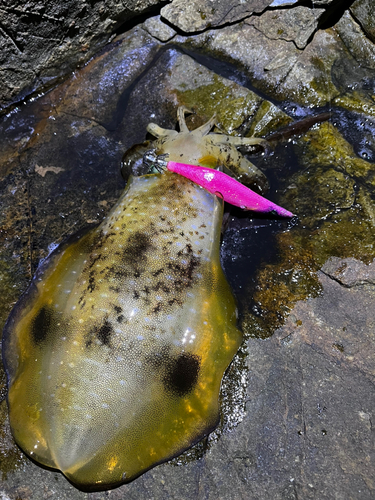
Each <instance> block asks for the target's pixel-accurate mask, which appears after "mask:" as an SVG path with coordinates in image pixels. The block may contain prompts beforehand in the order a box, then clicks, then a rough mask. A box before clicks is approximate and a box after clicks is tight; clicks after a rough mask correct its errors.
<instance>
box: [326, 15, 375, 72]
mask: <svg viewBox="0 0 375 500" xmlns="http://www.w3.org/2000/svg"><path fill="white" fill-rule="evenodd" d="M336 29H337V32H338V33H339V35H340V37H341V39H342V40H343V42H344V44H345V46H346V47H347V49H348V50H349V52H350V53H351V54H352V56H353V58H354V59H355V60H356V62H357V63H359V64H360V65H362V66H365V67H367V68H371V69H375V45H374V44H373V42H372V41H371V40H369V38H367V36H366V34H365V33H364V32H363V28H362V27H361V25H360V24H359V23H358V22H356V21H355V20H354V19H353V17H352V16H351V15H350V12H349V11H346V12H345V13H344V15H343V16H342V18H341V19H340V21H339V22H338V23H337V25H336Z"/></svg>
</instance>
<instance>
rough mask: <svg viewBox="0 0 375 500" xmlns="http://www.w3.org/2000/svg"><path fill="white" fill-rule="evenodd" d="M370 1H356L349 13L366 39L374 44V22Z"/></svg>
mask: <svg viewBox="0 0 375 500" xmlns="http://www.w3.org/2000/svg"><path fill="white" fill-rule="evenodd" d="M373 7H374V6H373V4H372V2H371V0H356V1H355V2H354V3H353V4H352V5H351V6H350V12H351V13H352V15H353V16H354V19H355V20H356V21H357V23H358V24H359V25H360V26H361V28H362V30H363V31H364V32H365V34H366V35H367V36H368V38H369V39H370V40H371V41H372V42H373V43H375V20H374V11H373Z"/></svg>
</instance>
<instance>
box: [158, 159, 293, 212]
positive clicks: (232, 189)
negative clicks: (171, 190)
mask: <svg viewBox="0 0 375 500" xmlns="http://www.w3.org/2000/svg"><path fill="white" fill-rule="evenodd" d="M166 168H167V169H168V170H170V171H171V172H175V173H176V174H180V175H182V176H184V177H186V178H187V179H190V180H191V181H193V182H195V183H196V184H199V185H200V186H202V187H203V188H204V189H207V191H209V192H210V193H213V194H216V195H217V196H220V197H221V198H223V199H224V201H227V202H228V203H230V204H231V205H234V206H236V207H240V208H242V209H243V210H253V211H254V212H275V213H276V214H277V215H281V216H282V217H293V216H294V215H293V214H292V213H291V212H289V211H288V210H285V208H282V207H279V206H278V205H276V204H275V203H272V201H269V200H267V199H266V198H263V196H260V195H259V194H257V193H255V192H254V191H252V190H251V189H249V188H247V187H246V186H244V185H243V184H241V183H240V182H238V181H236V179H233V177H230V176H229V175H226V174H224V172H220V171H218V170H213V169H211V168H205V167H200V166H198V165H188V164H186V163H177V162H174V161H169V162H168V163H167V164H166Z"/></svg>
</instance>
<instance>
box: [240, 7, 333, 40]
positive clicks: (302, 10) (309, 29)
mask: <svg viewBox="0 0 375 500" xmlns="http://www.w3.org/2000/svg"><path fill="white" fill-rule="evenodd" d="M324 12H325V10H324V9H319V8H316V9H310V8H309V7H295V8H292V9H285V10H284V9H283V10H269V11H266V12H264V13H263V15H262V16H260V17H254V18H252V19H251V20H250V21H249V22H250V23H251V24H252V25H253V26H255V27H256V28H257V29H258V30H259V31H261V32H262V33H264V35H265V36H267V37H268V38H271V39H273V40H286V41H294V42H295V44H296V45H297V47H298V48H299V49H303V48H305V47H306V45H307V43H308V41H309V40H310V39H311V38H312V36H313V34H314V33H315V31H316V29H317V26H318V23H319V18H320V16H321V15H322V14H323V13H324Z"/></svg>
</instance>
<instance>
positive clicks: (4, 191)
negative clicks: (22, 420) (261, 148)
mask: <svg viewBox="0 0 375 500" xmlns="http://www.w3.org/2000/svg"><path fill="white" fill-rule="evenodd" d="M248 3H249V2H248ZM266 3H267V5H268V4H270V2H266ZM370 3H371V2H370V0H363V1H362V0H357V1H356V2H354V3H353V4H352V6H351V8H350V10H348V11H346V12H345V13H344V15H342V16H339V17H340V19H336V21H335V23H334V26H333V27H332V28H326V29H320V26H321V25H322V23H323V26H324V23H325V22H327V15H328V14H327V13H329V12H330V9H333V8H334V7H336V8H337V7H338V5H339V2H329V1H322V2H314V4H315V11H314V12H312V11H311V10H309V9H307V7H302V6H297V5H295V2H291V1H289V2H276V1H274V2H273V6H272V9H266V10H265V11H264V13H263V14H262V15H260V16H259V15H257V16H250V15H248V14H240V15H239V17H238V19H240V20H239V21H238V22H237V20H234V21H231V23H232V24H230V25H228V24H226V25H225V26H222V25H221V26H220V23H219V21H218V18H215V15H216V12H213V13H212V12H210V11H209V10H207V9H206V11H204V12H205V13H206V15H207V17H206V19H204V20H203V19H202V18H201V16H198V17H199V19H200V20H201V21H204V23H205V26H207V28H194V29H193V31H194V30H195V29H198V30H201V29H204V30H205V31H203V32H199V33H197V34H192V32H191V30H192V28H191V26H190V27H189V28H188V29H186V31H187V34H184V33H182V31H181V30H183V28H182V27H181V26H182V25H181V26H177V21H176V25H174V27H173V26H171V24H170V23H171V22H170V23H169V24H168V23H165V22H164V21H163V13H161V14H159V13H158V15H156V16H151V17H149V18H148V19H147V20H145V22H144V23H143V24H141V25H140V26H137V27H135V28H132V29H131V30H130V31H126V32H125V33H124V34H122V35H120V36H118V37H117V38H115V39H114V40H113V41H112V43H110V44H109V45H107V47H106V48H105V50H102V51H101V52H99V53H98V54H97V55H96V56H95V57H94V58H93V59H92V60H90V62H89V63H88V64H87V65H86V66H85V67H84V68H82V69H79V70H77V71H75V73H74V74H72V75H71V76H70V77H69V78H68V79H66V80H65V81H64V82H63V83H61V84H60V85H58V86H56V87H55V88H54V89H52V90H51V91H50V92H48V93H46V94H45V95H44V96H42V97H40V98H39V99H37V100H30V101H29V102H28V103H27V104H25V105H22V107H19V108H18V110H14V111H13V112H11V113H8V114H7V115H6V116H3V117H2V119H1V121H0V145H1V147H0V172H1V181H0V182H1V189H0V208H1V210H0V217H1V232H0V237H1V240H0V241H1V246H0V261H1V264H0V286H1V291H2V297H3V301H2V304H1V306H0V320H1V324H2V325H3V324H4V322H5V320H6V317H7V315H8V314H9V311H10V309H11V307H12V305H13V304H14V303H15V301H16V300H17V299H18V297H19V295H20V294H21V293H22V291H23V290H25V288H26V286H27V284H28V282H29V280H30V279H31V277H32V275H33V273H34V271H35V269H36V266H37V265H38V262H39V260H40V259H41V258H43V257H45V256H46V255H47V253H48V252H49V250H50V249H51V248H53V247H54V246H55V245H56V244H58V243H59V242H61V241H62V240H63V239H64V238H65V236H68V235H69V234H71V233H73V232H75V231H76V230H79V229H80V228H82V227H85V226H86V225H87V224H91V223H97V222H99V221H100V220H101V219H102V218H103V217H104V216H105V214H106V213H107V212H108V210H109V209H110V207H111V206H112V205H113V203H114V202H115V200H116V199H117V197H118V196H119V194H120V192H121V190H122V189H123V187H124V181H123V180H122V179H121V177H120V175H119V170H120V163H121V156H122V154H123V152H124V151H125V150H126V149H127V148H129V147H130V146H132V145H133V144H135V143H139V142H142V141H143V140H144V139H145V138H146V132H145V129H146V125H147V123H149V122H150V121H153V122H156V123H158V124H159V125H161V126H163V127H166V128H173V127H174V126H175V124H176V109H177V106H178V105H185V106H187V107H189V108H192V109H193V111H195V113H194V114H192V115H190V116H189V118H188V124H189V127H190V128H194V127H196V126H199V125H200V124H202V123H203V122H204V121H206V120H207V119H208V118H209V117H210V116H212V114H213V113H214V112H216V113H217V115H218V127H219V129H220V130H223V131H226V132H228V133H231V134H233V135H247V136H250V135H253V134H255V135H259V136H270V137H271V138H272V133H273V132H274V131H275V130H276V129H279V128H280V127H281V128H283V132H282V133H281V134H279V135H278V137H279V139H277V140H276V139H275V140H274V141H273V142H271V145H272V147H270V150H269V151H268V152H267V154H266V155H264V156H259V155H255V157H254V158H253V159H251V158H250V159H251V161H253V162H254V163H256V164H257V166H258V167H260V168H261V169H262V170H264V171H265V172H266V174H267V175H268V177H269V179H270V183H271V190H270V193H269V197H270V198H271V199H272V200H273V201H275V202H276V203H279V204H281V205H282V206H285V207H286V208H288V209H290V210H291V211H293V212H294V213H296V214H297V215H298V220H295V221H292V222H288V221H279V220H270V219H268V218H252V217H249V214H242V213H241V212H240V211H237V212H234V213H233V214H232V215H231V216H230V217H229V220H228V229H227V231H226V233H225V235H224V237H223V246H222V262H223V266H224V268H225V271H226V273H227V275H228V278H229V280H230V282H231V284H232V287H233V289H234V291H235V294H236V296H237V298H238V304H239V309H240V314H241V317H240V321H241V326H242V329H243V331H244V335H245V336H244V343H243V345H242V347H241V349H240V351H239V353H238V355H237V356H236V357H235V359H234V360H233V363H232V365H231V367H230V369H229V370H228V373H227V375H226V377H225V378H224V381H223V389H222V400H221V407H222V422H221V423H220V425H219V427H218V429H217V430H216V431H215V432H214V433H212V434H211V435H210V436H209V437H208V438H207V439H206V440H205V441H204V442H202V443H199V444H198V445H197V446H195V447H194V448H193V449H192V450H189V451H188V452H186V453H185V454H183V455H182V456H180V457H178V458H176V459H175V460H173V461H171V462H170V463H167V464H163V465H161V466H158V467H156V468H154V469H152V470H151V471H149V472H147V473H146V474H144V475H142V476H141V477H140V478H138V479H137V480H135V481H134V482H132V483H130V484H128V485H123V486H121V487H120V488H118V489H115V490H112V491H107V492H99V493H84V492H81V491H79V490H77V489H75V488H74V486H72V485H71V484H70V483H68V482H67V481H66V480H65V478H64V477H63V476H62V475H61V474H59V473H58V472H51V471H48V470H44V469H42V468H41V467H39V466H38V465H36V464H33V463H31V462H30V461H29V460H28V459H27V458H26V457H25V456H24V455H23V454H22V453H21V452H20V451H19V450H18V448H17V447H16V446H15V444H14V442H13V440H12V437H11V434H10V430H9V425H8V422H7V417H6V414H7V412H6V404H5V401H3V402H2V403H1V405H0V471H1V473H2V482H1V485H0V498H4V499H11V500H16V499H19V498H22V499H23V500H28V499H36V498H37V499H39V498H51V497H53V498H56V499H59V500H60V499H61V500H63V499H70V500H78V499H79V500H81V499H82V500H83V499H87V500H99V499H104V498H112V499H122V498H127V499H128V498H129V499H141V498H142V499H143V498H155V499H190V498H198V499H211V498H215V499H228V498H235V499H237V498H244V499H248V498H256V499H259V500H267V499H269V498H275V499H276V500H278V499H280V500H289V499H298V498H304V499H308V500H309V499H314V500H316V499H319V500H321V499H327V500H330V499H332V498H337V499H345V500H347V499H353V500H370V499H372V498H374V495H375V484H374V479H373V478H374V473H375V466H374V432H373V423H372V422H373V419H374V415H373V412H374V402H375V391H374V375H375V358H374V355H373V352H374V344H375V338H374V337H375V334H374V332H375V317H374V314H375V313H374V311H375V308H374V303H375V288H374V283H375V272H374V251H373V249H374V246H375V235H374V234H375V233H374V230H373V228H374V224H375V222H374V221H375V210H374V204H373V198H374V188H375V178H374V174H373V163H374V161H375V142H374V136H375V133H374V129H375V125H374V120H375V106H374V99H373V96H374V95H375V72H374V60H375V58H374V53H373V38H372V35H371V33H372V31H371V30H372V27H371V19H369V17H368V12H369V10H368V6H369V4H370ZM208 4H209V3H202V4H201V5H202V9H203V8H206V6H207V5H208ZM281 4H282V6H283V7H282V8H278V6H280V5H281ZM100 5H101V4H97V7H98V8H99V6H100ZM106 5H107V4H106ZM149 5H150V4H149ZM173 5H174V6H176V5H178V2H173V3H172V4H170V5H167V6H164V7H163V9H166V11H167V10H168V9H167V7H170V8H172V6H173ZM233 5H240V3H239V2H233ZM267 5H266V7H267ZM288 5H291V8H290V9H289V8H288ZM220 6H221V4H220ZM220 8H222V7H220ZM246 8H248V7H246ZM234 12H235V11H234ZM336 12H337V11H336ZM43 14H44V13H43ZM180 14H181V16H182V17H184V14H185V13H184V12H180ZM341 14H342V13H341ZM51 15H52V13H51ZM233 15H234V14H233ZM275 16H276V17H275ZM328 17H329V16H328ZM185 18H186V19H185V20H184V22H188V19H187V16H185ZM83 19H84V18H83ZM111 19H112V18H111ZM199 19H198V20H199ZM226 19H228V17H227V18H226ZM179 22H180V21H179ZM181 22H182V21H181ZM191 22H192V23H196V22H197V21H196V20H191ZM215 23H216V24H215ZM172 24H173V23H172ZM328 24H329V23H328ZM209 25H210V26H211V27H212V26H214V25H215V26H218V28H215V29H212V28H208V26H209ZM103 36H109V34H108V33H107V32H106V33H104V31H103ZM92 47H94V46H92ZM89 50H91V48H90V49H89ZM93 50H94V48H93ZM364 54H365V55H364ZM74 57H76V56H74ZM77 57H78V56H77ZM25 81H26V80H25ZM319 106H326V108H323V109H321V108H319ZM327 109H328V110H329V111H330V113H331V115H332V117H331V119H330V120H329V121H326V120H327V116H326V117H325V118H324V119H323V118H321V119H316V120H315V122H316V123H315V122H314V120H312V121H311V117H312V115H316V114H319V113H320V112H321V111H326V110H327ZM303 118H307V120H310V121H308V122H304V124H301V123H299V120H300V119H303ZM296 122H297V123H296ZM291 123H292V125H293V127H294V128H291ZM306 123H307V124H306ZM314 123H315V125H314ZM285 127H286V130H285ZM1 376H2V379H1V381H2V382H1V384H2V386H1V394H2V395H4V394H5V376H4V373H3V372H1Z"/></svg>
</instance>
